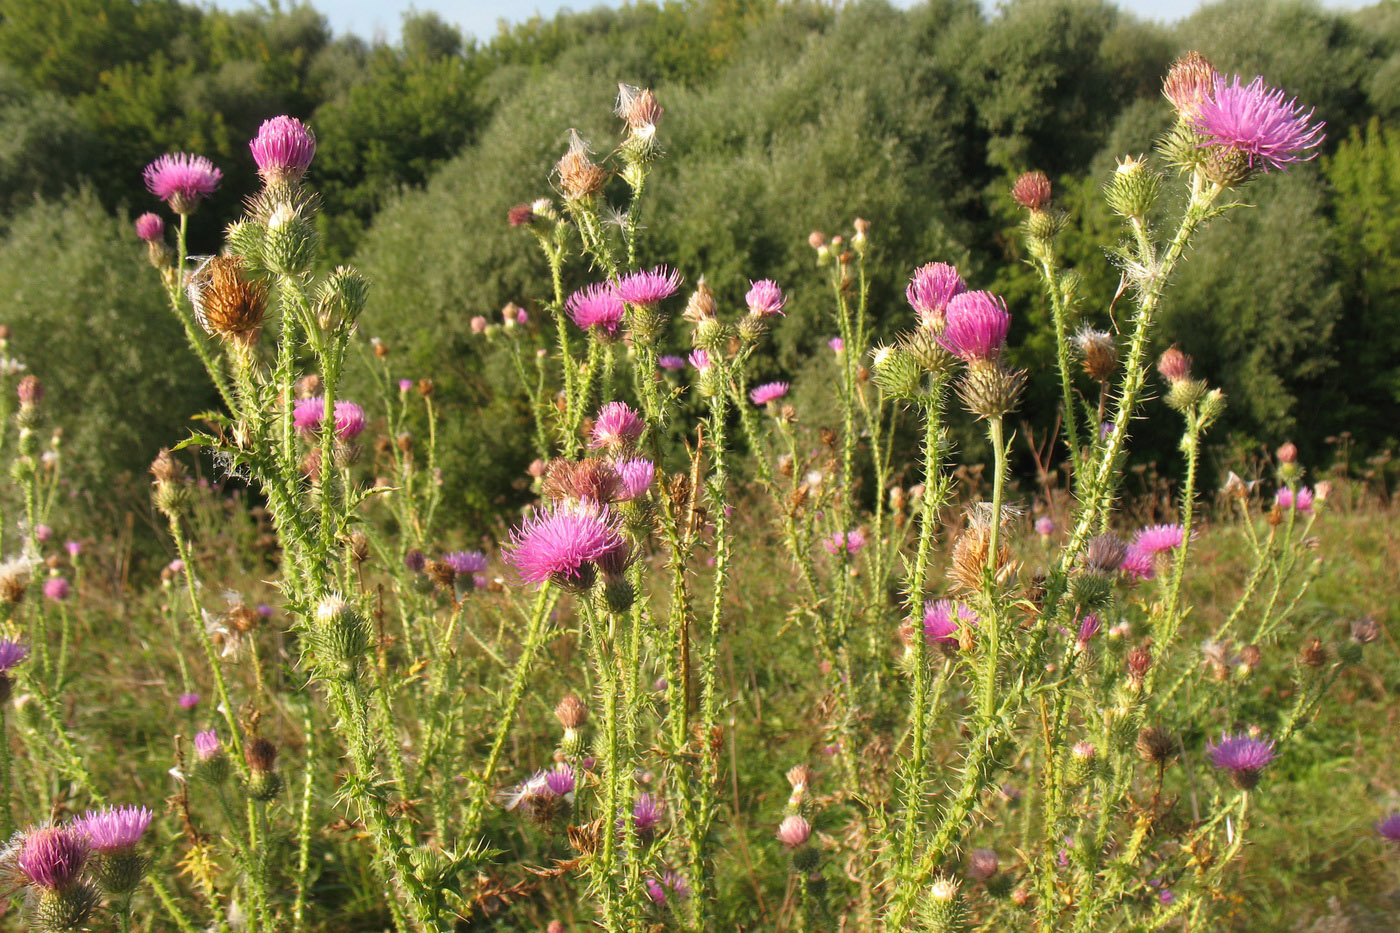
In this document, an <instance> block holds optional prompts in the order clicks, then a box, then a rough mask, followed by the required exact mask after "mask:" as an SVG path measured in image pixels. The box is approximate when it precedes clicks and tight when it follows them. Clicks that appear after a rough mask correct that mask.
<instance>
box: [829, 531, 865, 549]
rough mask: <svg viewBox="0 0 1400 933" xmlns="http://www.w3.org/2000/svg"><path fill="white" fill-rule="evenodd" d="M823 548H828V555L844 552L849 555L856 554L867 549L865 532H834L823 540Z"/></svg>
mask: <svg viewBox="0 0 1400 933" xmlns="http://www.w3.org/2000/svg"><path fill="white" fill-rule="evenodd" d="M822 547H824V548H826V550H827V553H828V554H838V553H840V552H841V551H842V550H844V551H846V553H848V554H855V553H856V552H857V551H859V550H860V549H861V548H863V547H865V532H863V531H861V530H860V529H859V528H856V529H853V530H851V531H833V532H832V533H831V534H829V535H827V536H826V537H825V538H823V539H822Z"/></svg>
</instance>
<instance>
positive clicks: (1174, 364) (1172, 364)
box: [1157, 344, 1191, 383]
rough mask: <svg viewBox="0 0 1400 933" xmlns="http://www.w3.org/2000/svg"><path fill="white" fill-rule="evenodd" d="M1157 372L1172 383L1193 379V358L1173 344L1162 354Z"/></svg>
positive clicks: (1158, 361)
mask: <svg viewBox="0 0 1400 933" xmlns="http://www.w3.org/2000/svg"><path fill="white" fill-rule="evenodd" d="M1157 372H1159V373H1161V374H1162V378H1163V379H1165V380H1167V381H1168V382H1170V383H1177V382H1183V381H1185V380H1187V379H1190V378H1191V357H1189V356H1187V355H1186V354H1185V353H1182V352H1181V349H1180V348H1179V347H1177V346H1176V345H1175V344H1172V345H1171V346H1170V347H1168V348H1167V349H1166V350H1165V351H1163V352H1162V355H1161V357H1159V358H1158V360H1157Z"/></svg>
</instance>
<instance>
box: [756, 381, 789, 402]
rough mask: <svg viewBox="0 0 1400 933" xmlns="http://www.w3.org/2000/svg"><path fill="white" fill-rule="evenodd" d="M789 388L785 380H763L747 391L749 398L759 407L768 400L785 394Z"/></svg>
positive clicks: (774, 399)
mask: <svg viewBox="0 0 1400 933" xmlns="http://www.w3.org/2000/svg"><path fill="white" fill-rule="evenodd" d="M789 388H790V387H789V385H788V384H787V383H786V382H765V383H764V384H763V385H761V386H755V387H754V389H753V391H752V392H750V393H749V399H750V400H751V401H752V402H753V403H754V404H755V405H758V406H760V407H761V406H763V405H767V404H768V403H769V402H776V401H777V400H778V399H780V398H782V397H783V396H784V395H787V394H788V389H789Z"/></svg>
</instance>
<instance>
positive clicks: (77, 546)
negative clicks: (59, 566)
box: [64, 541, 83, 557]
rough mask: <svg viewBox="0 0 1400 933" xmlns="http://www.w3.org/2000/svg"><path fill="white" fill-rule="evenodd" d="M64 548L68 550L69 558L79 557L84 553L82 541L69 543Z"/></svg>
mask: <svg viewBox="0 0 1400 933" xmlns="http://www.w3.org/2000/svg"><path fill="white" fill-rule="evenodd" d="M64 547H65V548H66V549H67V550H68V556H69V557H77V556H78V555H79V554H81V553H83V542H81V541H69V542H68V543H67V544H65V545H64Z"/></svg>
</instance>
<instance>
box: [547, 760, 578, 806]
mask: <svg viewBox="0 0 1400 933" xmlns="http://www.w3.org/2000/svg"><path fill="white" fill-rule="evenodd" d="M544 785H545V787H547V788H548V789H549V792H550V793H551V794H553V795H554V796H556V797H563V796H564V795H565V794H572V793H573V792H574V785H575V780H574V769H573V768H572V767H570V766H569V765H568V764H565V763H564V762H560V763H559V764H558V765H555V766H554V768H552V769H551V770H549V771H546V772H545V775H544Z"/></svg>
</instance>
